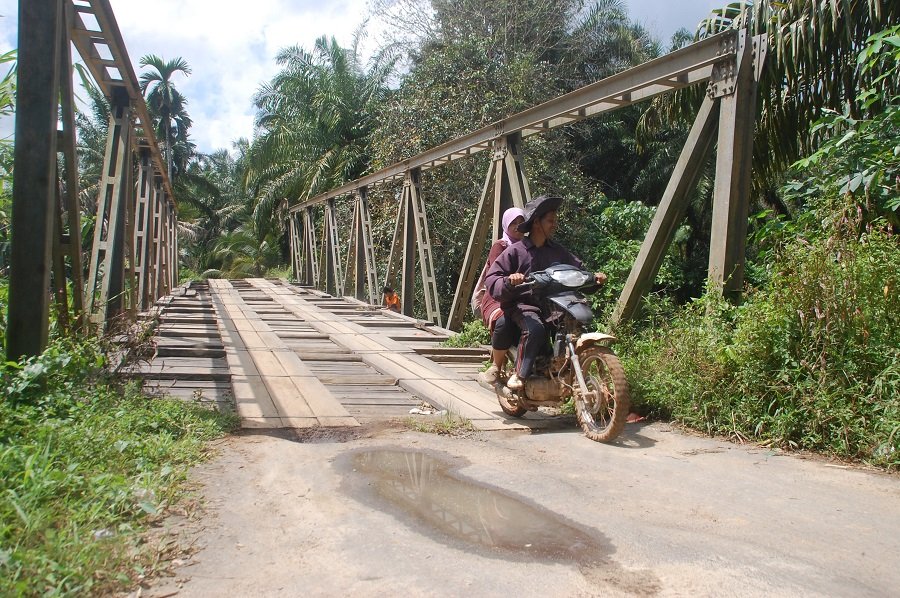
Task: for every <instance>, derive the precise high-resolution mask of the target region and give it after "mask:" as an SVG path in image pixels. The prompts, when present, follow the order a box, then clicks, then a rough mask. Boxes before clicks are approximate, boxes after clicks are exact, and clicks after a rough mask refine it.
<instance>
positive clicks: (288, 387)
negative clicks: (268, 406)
mask: <svg viewBox="0 0 900 598" xmlns="http://www.w3.org/2000/svg"><path fill="white" fill-rule="evenodd" d="M263 381H264V382H265V384H266V388H267V389H268V390H269V395H270V396H271V397H272V402H273V403H274V404H275V408H276V409H277V410H278V415H279V417H316V414H315V413H314V411H313V409H312V408H311V407H310V405H309V404H308V403H307V401H306V399H305V397H304V396H303V393H301V392H300V390H299V389H298V388H297V386H296V385H295V384H294V383H293V382H292V379H291V378H290V377H288V376H263Z"/></svg>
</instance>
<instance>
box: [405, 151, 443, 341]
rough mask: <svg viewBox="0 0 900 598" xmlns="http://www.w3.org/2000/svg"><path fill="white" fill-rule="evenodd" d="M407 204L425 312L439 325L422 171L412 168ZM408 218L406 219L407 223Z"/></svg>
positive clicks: (437, 297)
mask: <svg viewBox="0 0 900 598" xmlns="http://www.w3.org/2000/svg"><path fill="white" fill-rule="evenodd" d="M407 176H408V177H409V179H410V182H411V185H410V186H409V205H410V208H411V209H412V210H413V221H414V222H415V227H416V245H417V247H418V249H419V273H420V274H421V277H422V291H423V295H424V296H425V314H426V316H427V317H428V319H429V320H431V321H432V322H434V323H435V324H437V325H438V326H441V305H440V297H439V296H438V291H437V277H436V276H435V274H434V257H433V253H432V250H431V233H430V232H429V230H428V215H427V213H426V211H425V200H424V199H423V198H422V172H421V171H420V170H419V169H418V168H413V169H412V170H410V171H409V172H408V173H407ZM408 222H409V220H407V223H408Z"/></svg>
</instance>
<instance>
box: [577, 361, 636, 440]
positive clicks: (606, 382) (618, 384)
mask: <svg viewBox="0 0 900 598" xmlns="http://www.w3.org/2000/svg"><path fill="white" fill-rule="evenodd" d="M579 361H580V362H581V371H582V372H583V373H584V381H585V384H586V385H587V389H588V393H587V394H586V395H585V394H584V393H583V392H582V391H581V389H576V392H575V414H576V415H577V416H578V423H579V424H581V429H582V430H583V431H584V435H585V436H587V437H588V438H590V439H591V440H596V441H597V442H610V441H612V440H614V439H615V438H616V436H618V435H619V432H621V431H622V428H623V427H625V418H626V417H628V410H629V408H630V407H631V393H630V391H629V390H628V381H627V380H626V379H625V370H624V369H623V368H622V364H621V362H619V358H618V357H616V355H615V353H613V352H612V350H611V349H609V348H608V347H589V348H587V349H586V350H585V351H584V352H582V353H581V355H579Z"/></svg>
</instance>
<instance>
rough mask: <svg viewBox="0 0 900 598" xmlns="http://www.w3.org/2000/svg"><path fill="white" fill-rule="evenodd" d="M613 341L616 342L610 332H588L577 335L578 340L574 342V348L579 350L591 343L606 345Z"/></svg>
mask: <svg viewBox="0 0 900 598" xmlns="http://www.w3.org/2000/svg"><path fill="white" fill-rule="evenodd" d="M614 342H616V337H614V336H613V335H611V334H604V333H602V332H589V333H587V334H582V335H581V336H580V337H578V342H577V343H575V350H576V351H578V352H581V349H583V348H584V347H590V346H592V345H608V344H611V343H614Z"/></svg>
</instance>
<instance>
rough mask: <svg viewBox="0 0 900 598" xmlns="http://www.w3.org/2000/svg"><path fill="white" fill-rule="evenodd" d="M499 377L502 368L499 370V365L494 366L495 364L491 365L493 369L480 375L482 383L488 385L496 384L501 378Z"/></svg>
mask: <svg viewBox="0 0 900 598" xmlns="http://www.w3.org/2000/svg"><path fill="white" fill-rule="evenodd" d="M499 375H500V368H498V367H497V364H494V363H492V364H491V367H489V368H488V369H486V370H484V371H483V372H481V374H479V376H480V377H481V381H482V382H484V383H486V384H496V383H497V378H498V377H499Z"/></svg>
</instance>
